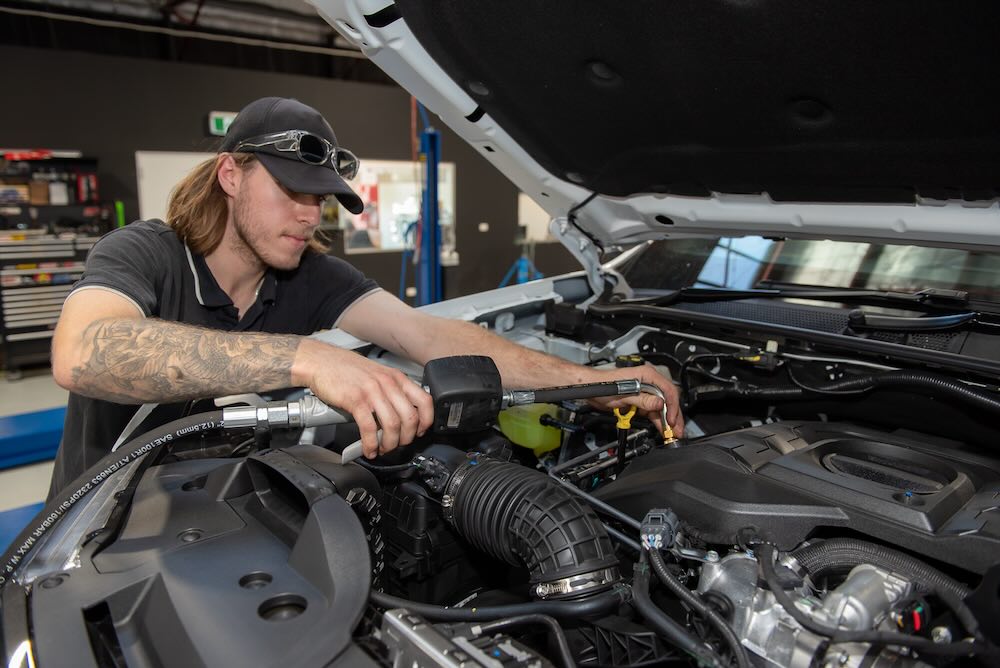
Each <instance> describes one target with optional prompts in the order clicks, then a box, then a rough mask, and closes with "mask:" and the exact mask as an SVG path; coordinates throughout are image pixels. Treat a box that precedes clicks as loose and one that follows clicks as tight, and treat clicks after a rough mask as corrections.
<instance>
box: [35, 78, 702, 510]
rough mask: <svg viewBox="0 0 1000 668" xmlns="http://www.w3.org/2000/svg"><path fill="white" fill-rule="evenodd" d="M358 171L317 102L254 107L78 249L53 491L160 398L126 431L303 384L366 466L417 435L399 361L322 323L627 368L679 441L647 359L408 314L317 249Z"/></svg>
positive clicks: (645, 407)
mask: <svg viewBox="0 0 1000 668" xmlns="http://www.w3.org/2000/svg"><path fill="white" fill-rule="evenodd" d="M356 172H357V159H356V158H355V156H354V155H353V154H352V153H350V152H349V151H346V150H344V149H341V148H340V147H339V146H338V145H337V139H336V136H335V135H334V133H333V130H332V129H331V127H330V125H329V124H328V123H327V122H326V120H325V119H324V118H323V116H322V115H321V114H320V113H319V112H318V111H316V110H315V109H313V108H312V107H309V106H307V105H305V104H303V103H301V102H299V101H297V100H293V99H287V98H277V97H268V98H263V99H259V100H256V101H254V102H251V103H250V104H248V105H247V106H246V107H245V108H244V109H243V110H242V111H240V113H239V114H238V115H237V117H236V119H235V120H234V121H233V123H232V125H231V127H230V128H229V131H228V133H227V134H226V137H225V138H224V140H223V142H222V145H221V148H220V151H219V153H218V155H217V156H215V157H214V158H212V159H210V160H208V161H206V162H204V163H202V164H201V165H199V166H198V167H196V168H195V169H194V170H193V171H192V172H191V173H190V174H189V175H188V176H187V177H186V178H185V179H184V180H183V181H182V182H181V183H180V184H178V185H177V187H176V188H175V189H174V191H173V192H172V194H171V197H170V202H169V206H168V211H167V220H166V222H165V223H164V222H163V221H159V220H146V221H138V222H135V223H132V224H131V225H128V226H126V227H124V228H121V229H118V230H114V231H112V232H110V233H108V234H107V235H105V236H104V237H103V238H102V239H101V240H100V241H99V242H98V243H97V244H96V245H95V246H94V247H93V249H92V250H91V252H90V255H89V257H88V258H87V265H86V270H85V272H84V274H83V277H82V278H81V279H80V281H79V282H78V283H77V284H76V286H75V287H74V289H73V291H72V293H71V294H70V295H69V297H68V298H67V299H66V303H65V305H64V306H63V310H62V314H61V316H60V318H59V322H58V325H57V326H56V330H55V335H54V338H53V343H52V371H53V375H54V377H55V379H56V382H58V383H59V384H60V385H61V386H62V387H64V388H66V389H68V390H70V397H69V405H68V408H67V411H66V422H65V426H64V430H63V439H62V443H61V444H60V446H59V452H58V454H57V455H56V461H55V468H54V470H53V474H52V485H51V489H50V496H51V495H52V494H54V493H55V492H56V491H58V490H59V489H61V488H63V487H64V486H66V485H68V484H69V483H70V482H72V481H73V479H74V478H76V477H77V476H79V475H80V474H81V473H83V472H84V471H85V470H87V468H89V467H90V466H92V465H93V464H94V463H96V462H97V461H98V460H99V459H100V458H101V457H103V456H104V455H106V454H107V453H108V452H109V451H110V449H111V447H112V445H113V444H114V443H115V441H116V439H117V438H118V437H119V435H120V434H121V432H122V430H123V429H124V428H125V426H126V424H128V423H129V421H130V419H131V418H132V417H133V415H134V414H135V413H136V404H141V403H144V402H145V403H158V404H164V405H161V406H159V407H158V408H157V409H156V411H154V413H153V414H152V415H151V416H150V417H149V418H148V419H147V420H146V421H145V422H143V425H142V429H141V430H139V431H135V432H134V434H141V433H143V432H144V431H147V430H148V429H150V428H153V427H155V426H157V425H159V424H163V423H165V422H167V421H169V420H173V419H176V418H178V417H181V415H182V414H183V411H184V409H185V403H184V402H186V401H189V400H193V399H196V398H204V397H217V396H223V395H229V394H236V393H244V392H267V391H270V390H277V389H282V388H288V387H308V388H309V389H310V390H312V392H313V393H314V394H315V395H316V396H317V397H319V398H320V399H321V400H323V401H325V402H326V403H328V404H330V405H332V406H336V407H339V408H342V409H345V410H347V411H349V412H350V413H351V415H352V416H353V417H354V419H355V421H356V422H357V425H358V427H359V429H360V432H361V440H362V446H363V450H364V454H365V456H366V457H368V458H373V457H375V456H376V455H377V454H378V453H379V452H387V451H390V450H392V449H394V448H395V447H397V446H398V445H406V444H408V443H410V442H412V441H413V440H414V438H416V437H418V436H421V435H423V433H424V432H425V431H426V430H427V429H428V428H429V427H430V425H431V424H432V421H433V409H432V405H431V399H430V396H429V395H428V394H427V393H426V392H425V391H424V390H423V389H421V388H420V387H418V386H417V385H416V384H414V383H413V382H412V381H410V380H409V379H408V378H407V377H406V376H405V375H404V374H403V373H402V372H400V371H398V370H396V369H390V368H387V367H385V366H383V365H380V364H377V363H375V362H372V361H370V360H368V359H367V358H365V357H363V356H361V355H358V354H357V353H354V352H352V351H349V350H345V349H341V348H338V347H335V346H332V345H329V344H326V343H323V342H320V341H318V340H316V339H312V338H307V337H306V336H305V335H308V334H311V333H313V332H316V331H318V330H322V329H328V328H331V327H339V328H341V329H342V330H344V331H346V332H348V333H350V334H352V335H354V336H356V337H358V338H360V339H363V340H365V341H370V342H372V343H374V344H376V345H378V346H381V347H382V348H385V349H386V350H389V351H392V352H393V353H396V354H398V355H401V356H404V357H406V358H409V359H411V360H414V361H416V362H418V363H420V364H424V363H426V362H427V361H428V360H431V359H434V358H436V357H443V356H446V355H454V354H479V355H488V356H490V357H492V358H493V359H494V361H495V362H496V364H497V367H498V368H499V369H500V372H501V376H502V379H503V383H504V385H505V386H507V387H521V388H536V387H545V386H552V385H566V384H571V383H582V382H594V381H600V380H612V379H617V378H634V377H639V378H641V380H642V381H643V382H647V383H652V384H655V385H657V386H659V387H660V389H661V390H662V391H663V392H664V394H665V396H666V397H667V404H668V421H669V422H670V424H671V427H672V428H673V430H674V431H675V433H676V434H677V435H680V434H681V433H682V431H683V420H682V417H681V415H680V411H679V410H678V402H677V391H676V389H675V388H674V386H673V384H672V383H671V382H670V381H669V380H668V379H666V378H665V377H663V376H662V375H660V374H659V373H658V372H657V371H656V370H655V369H654V368H653V367H652V366H649V365H646V366H643V367H633V368H625V369H615V370H608V371H599V370H595V369H592V368H588V367H584V366H578V365H575V364H571V363H568V362H566V361H563V360H560V359H558V358H555V357H552V356H549V355H545V354H543V353H538V352H534V351H530V350H528V349H526V348H524V347H521V346H519V345H516V344H514V343H511V342H509V341H507V340H505V339H503V338H501V337H499V336H496V335H494V334H491V333H490V332H488V331H486V330H485V329H483V328H482V327H478V326H477V325H474V324H472V323H466V322H460V321H456V320H447V319H443V318H437V317H433V316H430V315H428V314H425V313H422V312H421V311H418V310H416V309H413V308H411V307H409V306H408V305H406V304H404V303H403V302H401V301H400V300H398V299H396V298H395V297H394V296H393V295H391V294H389V293H388V292H385V291H383V290H381V289H380V288H379V287H378V285H377V284H376V283H375V282H374V281H373V280H371V279H369V278H366V277H365V276H364V275H363V274H362V273H361V272H359V271H358V270H357V269H355V268H354V267H353V266H351V265H350V264H348V263H347V262H345V261H344V260H341V259H339V258H336V257H333V256H331V255H327V254H326V253H325V251H326V247H325V246H323V245H322V244H321V243H320V241H319V240H318V239H317V238H316V232H317V228H318V226H319V224H320V210H321V208H322V204H323V200H324V199H325V197H326V196H328V195H331V194H332V195H335V196H336V197H337V199H338V200H339V202H340V203H341V204H342V205H343V206H344V207H346V208H347V209H348V210H349V211H351V212H352V213H355V214H357V213H360V212H361V210H362V206H363V205H362V202H361V199H360V198H359V197H358V196H357V195H356V194H355V193H354V192H353V191H352V190H351V188H350V186H349V185H348V184H347V182H346V181H345V178H347V179H350V178H352V177H353V176H354V174H355V173H356ZM624 403H631V404H634V405H636V406H637V407H638V408H639V409H640V410H642V411H645V412H647V413H648V414H650V416H651V417H652V418H655V415H656V411H657V410H658V409H659V408H660V400H659V399H658V398H656V397H655V396H652V395H648V394H645V395H639V396H636V397H629V398H626V399H619V400H617V401H610V400H609V401H606V402H604V406H605V407H612V406H621V405H623V404H624ZM379 428H381V429H382V436H381V443H379V440H378V437H377V430H378V429H379Z"/></svg>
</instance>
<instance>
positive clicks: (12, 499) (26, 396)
mask: <svg viewBox="0 0 1000 668" xmlns="http://www.w3.org/2000/svg"><path fill="white" fill-rule="evenodd" d="M67 397H68V393H67V392H66V390H64V389H62V388H61V387H59V386H58V385H56V383H55V381H54V380H52V376H51V374H49V373H38V374H33V375H27V374H26V375H25V376H24V377H23V378H21V379H20V380H16V381H7V380H5V379H2V378H0V423H2V421H4V420H9V418H10V417H11V416H23V415H25V414H27V413H33V412H35V411H44V410H46V409H51V408H57V407H60V406H65V405H66V400H67ZM54 426H58V427H59V428H61V425H54ZM51 475H52V462H51V461H46V462H39V463H37V464H30V465H27V466H18V467H16V468H10V469H6V470H3V471H0V550H2V549H5V548H6V547H7V544H8V543H9V542H10V540H11V539H13V538H14V537H15V536H16V535H17V533H18V532H19V531H20V530H21V528H23V527H24V525H25V524H27V522H28V521H29V520H30V519H31V518H32V517H34V515H35V513H37V512H38V511H39V510H41V503H42V501H44V499H45V495H46V493H47V492H48V490H49V478H50V477H51Z"/></svg>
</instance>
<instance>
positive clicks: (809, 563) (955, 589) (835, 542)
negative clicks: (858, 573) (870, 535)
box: [791, 538, 969, 599]
mask: <svg viewBox="0 0 1000 668" xmlns="http://www.w3.org/2000/svg"><path fill="white" fill-rule="evenodd" d="M791 555H792V556H793V557H794V558H795V560H796V561H797V562H799V564H801V566H802V568H804V569H806V571H808V572H809V574H810V575H811V576H813V577H819V576H822V575H824V574H826V573H830V572H846V571H849V570H851V569H852V568H854V567H855V566H858V565H860V564H872V565H873V566H879V567H880V568H884V569H886V570H890V571H892V572H894V573H899V574H900V575H904V576H906V577H907V578H908V579H910V580H912V581H913V582H914V583H915V584H916V585H917V587H918V588H924V591H925V592H926V591H940V590H941V589H945V590H947V591H949V592H951V593H953V594H954V595H955V596H957V597H958V598H959V599H964V598H965V597H966V596H968V595H969V588H968V587H966V586H965V585H963V584H962V583H961V582H958V581H957V580H955V579H953V578H950V577H948V576H947V575H945V574H944V573H942V572H941V571H939V570H937V569H936V568H934V567H932V566H928V565H927V564H925V563H924V562H922V561H920V560H919V559H917V558H915V557H911V556H910V555H908V554H906V553H904V552H900V551H899V550H893V549H892V548H889V547H884V546H882V545H878V544H876V543H869V542H868V541H864V540H858V539H856V538H830V539H828V540H823V541H817V542H815V543H813V544H811V545H806V546H805V547H800V548H799V549H797V550H794V551H793V552H792V553H791Z"/></svg>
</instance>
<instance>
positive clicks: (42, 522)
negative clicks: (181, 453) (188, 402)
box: [0, 410, 223, 587]
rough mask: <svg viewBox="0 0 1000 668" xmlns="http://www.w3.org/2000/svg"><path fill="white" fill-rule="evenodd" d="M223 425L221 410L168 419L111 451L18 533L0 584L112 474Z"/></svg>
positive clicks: (6, 557) (7, 554)
mask: <svg viewBox="0 0 1000 668" xmlns="http://www.w3.org/2000/svg"><path fill="white" fill-rule="evenodd" d="M222 426H223V422H222V411H221V410H218V411H209V412H207V413H199V414H198V415H190V416H188V417H184V418H181V419H179V420H174V421H173V422H168V423H167V424H165V425H163V426H162V427H159V428H157V429H155V430H153V431H150V432H146V433H145V434H142V435H141V436H138V437H136V438H134V439H132V440H131V441H129V442H128V443H126V444H125V445H123V446H121V447H120V448H118V450H116V451H114V452H109V453H108V454H107V455H105V456H104V457H103V458H102V459H101V460H100V461H99V462H97V463H96V464H94V465H93V466H91V467H90V468H89V469H87V470H86V472H84V473H83V474H82V475H80V477H78V478H77V479H76V480H74V481H73V482H72V483H71V484H70V485H68V486H67V487H66V488H65V489H64V490H63V491H61V492H59V493H58V494H57V495H56V496H55V497H54V498H53V499H52V500H51V501H49V502H48V503H47V504H45V507H44V508H43V509H42V510H41V512H40V513H38V515H36V516H35V519H34V520H32V521H31V523H29V524H28V526H27V527H25V529H24V530H23V531H22V532H21V533H20V534H18V536H17V538H15V539H14V541H13V542H12V543H11V544H10V547H9V548H7V551H6V552H4V555H3V560H2V561H0V564H3V565H2V567H0V587H2V586H3V585H4V584H6V582H7V580H8V579H9V578H10V576H11V574H12V573H13V572H14V571H15V570H16V569H17V566H18V564H20V563H21V562H22V561H23V560H24V559H25V557H27V556H28V555H29V554H30V553H31V551H32V550H33V549H34V548H35V546H36V545H37V544H38V541H39V540H40V539H41V538H42V537H43V536H44V535H45V534H46V533H48V532H49V531H51V530H52V528H53V527H55V526H56V525H57V524H58V523H59V521H60V520H61V519H62V518H63V517H64V516H65V515H66V513H68V512H69V510H70V509H71V508H72V507H73V506H75V505H76V504H77V503H79V502H80V501H81V500H82V499H84V498H85V497H86V496H87V495H88V494H90V493H91V492H93V491H94V490H95V489H97V487H98V486H99V485H101V484H102V483H104V482H105V481H106V480H107V479H108V478H110V477H111V475H112V474H113V473H115V472H116V471H118V470H119V469H121V468H122V467H123V466H128V465H129V464H131V463H132V462H134V461H135V460H136V459H138V458H139V457H142V456H143V455H146V454H150V453H152V452H154V451H156V450H158V449H159V448H161V447H163V446H164V445H165V444H167V443H170V442H172V441H174V440H175V439H179V438H182V437H186V436H191V435H193V434H198V433H201V432H205V431H210V430H213V429H220V428H222Z"/></svg>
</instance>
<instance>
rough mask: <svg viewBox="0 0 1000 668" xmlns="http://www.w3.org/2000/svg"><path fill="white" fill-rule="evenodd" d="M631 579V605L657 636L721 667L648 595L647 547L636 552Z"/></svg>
mask: <svg viewBox="0 0 1000 668" xmlns="http://www.w3.org/2000/svg"><path fill="white" fill-rule="evenodd" d="M634 573H635V575H634V577H633V579H632V604H633V605H634V606H635V609H636V611H637V612H638V613H639V615H640V616H642V618H643V619H644V620H646V623H647V624H649V625H650V626H651V627H652V628H653V630H654V631H655V632H656V633H657V635H659V636H660V637H662V638H664V639H665V640H667V641H668V642H670V643H671V644H673V645H675V646H677V647H678V648H680V649H681V650H682V651H684V652H687V653H688V654H690V655H691V656H693V657H694V658H695V659H697V660H698V662H699V663H701V664H703V665H708V666H713V667H716V668H721V666H722V661H721V659H719V657H718V656H716V654H715V652H713V651H712V650H711V649H709V648H708V647H706V646H705V645H703V644H702V643H701V641H700V640H698V638H696V637H695V636H694V635H693V634H692V633H691V632H690V631H688V630H687V629H686V628H684V627H683V626H681V625H680V624H678V623H677V622H675V621H674V620H673V619H671V618H670V616H669V615H667V613H665V612H663V610H660V608H658V607H657V606H656V604H655V603H653V599H651V598H650V597H649V561H648V555H647V552H646V550H643V551H642V552H641V553H640V554H639V561H638V562H637V563H636V564H635V569H634Z"/></svg>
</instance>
